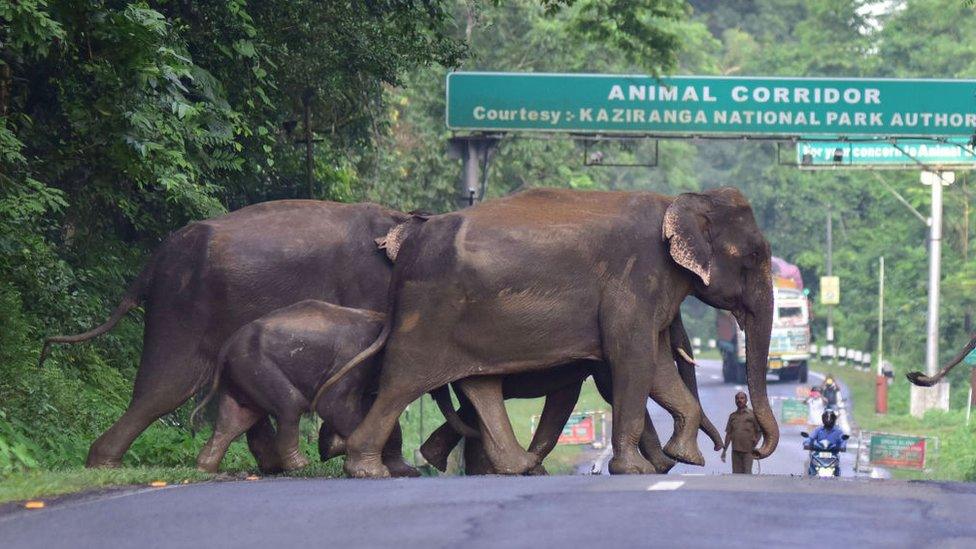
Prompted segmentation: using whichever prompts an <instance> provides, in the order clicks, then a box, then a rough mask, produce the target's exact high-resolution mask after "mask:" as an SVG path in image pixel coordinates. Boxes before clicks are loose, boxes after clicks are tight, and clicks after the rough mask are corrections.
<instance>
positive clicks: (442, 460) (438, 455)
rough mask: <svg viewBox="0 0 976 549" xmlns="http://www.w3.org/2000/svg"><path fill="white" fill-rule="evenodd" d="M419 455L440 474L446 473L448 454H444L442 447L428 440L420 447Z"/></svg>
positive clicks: (430, 439)
mask: <svg viewBox="0 0 976 549" xmlns="http://www.w3.org/2000/svg"><path fill="white" fill-rule="evenodd" d="M420 455H422V456H424V459H426V460H427V463H429V464H431V466H433V467H434V468H435V469H437V470H438V471H440V472H442V473H443V472H444V471H447V457H448V456H449V455H450V452H445V451H444V448H443V445H442V444H439V443H437V442H434V441H432V438H428V439H427V442H424V443H423V444H421V445H420Z"/></svg>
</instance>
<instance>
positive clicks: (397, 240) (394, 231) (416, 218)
mask: <svg viewBox="0 0 976 549" xmlns="http://www.w3.org/2000/svg"><path fill="white" fill-rule="evenodd" d="M409 215H410V217H409V218H408V219H407V220H406V221H404V222H403V223H398V224H396V225H394V226H393V228H391V229H390V230H389V231H388V232H387V233H386V236H381V237H379V238H375V239H373V242H375V243H376V247H378V248H379V249H381V250H386V257H388V258H390V261H393V262H396V258H397V255H398V254H399V253H400V246H402V245H403V241H404V240H406V238H407V235H408V234H409V231H408V229H409V228H410V227H411V225H416V224H419V223H423V222H425V221H427V220H428V219H430V217H431V216H430V214H426V213H419V212H410V214H409Z"/></svg>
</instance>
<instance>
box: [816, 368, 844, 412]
mask: <svg viewBox="0 0 976 549" xmlns="http://www.w3.org/2000/svg"><path fill="white" fill-rule="evenodd" d="M820 395H821V396H822V397H823V399H824V400H825V401H827V408H834V409H837V400H838V397H839V396H840V387H838V386H837V383H836V382H835V381H834V376H832V375H830V374H828V375H827V379H825V380H824V384H823V388H822V389H820Z"/></svg>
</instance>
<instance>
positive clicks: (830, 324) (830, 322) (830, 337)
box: [827, 204, 835, 366]
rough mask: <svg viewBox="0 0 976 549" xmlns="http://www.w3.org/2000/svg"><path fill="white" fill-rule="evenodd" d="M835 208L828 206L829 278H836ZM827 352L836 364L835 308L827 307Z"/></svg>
mask: <svg viewBox="0 0 976 549" xmlns="http://www.w3.org/2000/svg"><path fill="white" fill-rule="evenodd" d="M832 208H833V206H832V205H831V204H827V276H834V219H833V211H832ZM827 352H828V353H830V364H831V366H832V365H833V364H834V356H835V352H834V306H833V305H827Z"/></svg>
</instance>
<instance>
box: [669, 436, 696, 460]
mask: <svg viewBox="0 0 976 549" xmlns="http://www.w3.org/2000/svg"><path fill="white" fill-rule="evenodd" d="M664 453H665V454H667V455H668V457H670V458H673V459H676V460H678V461H680V462H681V463H688V464H691V465H699V466H700V465H705V458H704V457H703V456H702V453H701V451H700V450H699V449H698V444H697V443H696V441H695V439H694V438H692V439H691V441H690V442H689V441H687V440H685V439H679V438H677V437H673V438H672V439H671V440H669V441H668V443H667V444H666V445H665V446H664Z"/></svg>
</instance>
